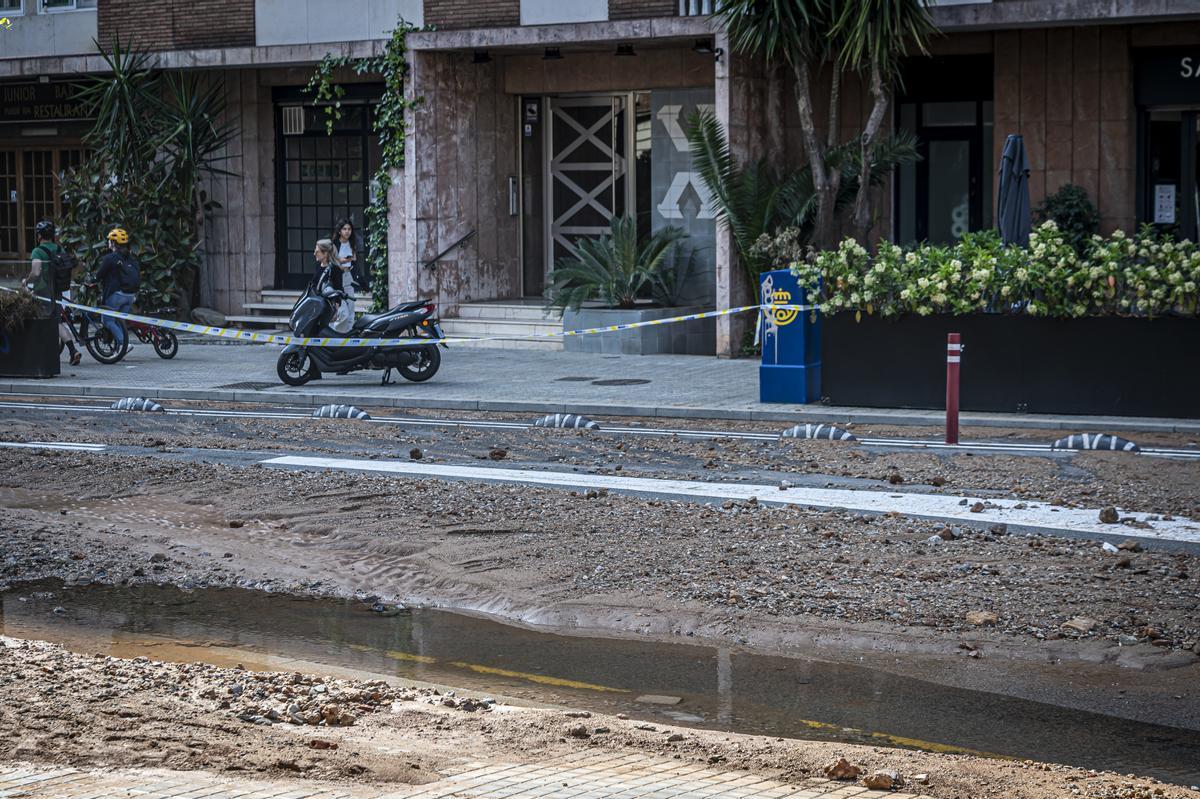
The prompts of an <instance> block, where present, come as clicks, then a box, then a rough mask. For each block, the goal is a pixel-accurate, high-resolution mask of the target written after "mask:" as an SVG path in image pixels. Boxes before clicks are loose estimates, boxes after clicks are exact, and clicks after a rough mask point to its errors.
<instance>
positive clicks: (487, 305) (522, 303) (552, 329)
mask: <svg viewBox="0 0 1200 799" xmlns="http://www.w3.org/2000/svg"><path fill="white" fill-rule="evenodd" d="M562 329H563V328H562V320H561V319H560V318H559V317H558V315H557V314H555V313H552V312H549V311H547V310H546V307H545V300H543V299H541V298H540V297H538V298H530V299H516V300H493V301H488V302H469V303H464V304H463V305H460V306H458V316H457V317H455V318H453V319H445V318H443V319H442V331H443V332H444V333H445V334H446V336H447V337H451V338H453V337H457V336H527V335H530V334H538V335H545V334H548V333H561V332H562ZM455 346H460V347H481V348H488V349H504V350H561V349H562V348H563V343H562V339H561V338H547V339H543V340H531V339H526V340H523V341H479V342H472V343H469V344H457V345H455Z"/></svg>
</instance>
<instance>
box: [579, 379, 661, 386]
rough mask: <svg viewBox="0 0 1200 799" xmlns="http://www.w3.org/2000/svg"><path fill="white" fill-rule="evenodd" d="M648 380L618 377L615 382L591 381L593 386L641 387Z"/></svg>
mask: <svg viewBox="0 0 1200 799" xmlns="http://www.w3.org/2000/svg"><path fill="white" fill-rule="evenodd" d="M649 382H650V381H649V380H639V379H638V378H636V377H620V378H617V379H615V380H593V381H592V385H593V386H641V385H645V384H646V383H649Z"/></svg>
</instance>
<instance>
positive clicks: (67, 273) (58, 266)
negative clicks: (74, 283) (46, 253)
mask: <svg viewBox="0 0 1200 799" xmlns="http://www.w3.org/2000/svg"><path fill="white" fill-rule="evenodd" d="M78 265H79V262H78V261H77V260H76V259H75V256H74V255H71V254H70V253H69V252H67V251H66V250H64V249H63V248H62V247H59V248H58V249H57V250H55V251H54V252H52V253H51V254H50V287H51V290H52V291H53V292H54V294H55V295H58V294H62V293H63V292H64V291H67V290H68V289H70V288H71V273H72V272H74V271H75V267H76V266H78Z"/></svg>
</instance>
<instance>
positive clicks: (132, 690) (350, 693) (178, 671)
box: [0, 638, 1200, 799]
mask: <svg viewBox="0 0 1200 799" xmlns="http://www.w3.org/2000/svg"><path fill="white" fill-rule="evenodd" d="M272 718H274V719H277V720H276V721H274V722H272V721H270V719H272ZM318 718H319V719H322V720H321V721H319V722H318V723H317V724H313V723H312V722H314V721H316V720H317V719H318ZM582 748H586V749H589V750H593V751H596V750H600V751H611V752H651V753H656V754H666V755H668V756H670V755H674V756H675V757H678V758H679V759H680V760H684V761H695V762H700V763H704V764H706V765H708V766H709V767H710V768H716V769H720V770H726V769H728V770H748V771H752V772H753V773H756V774H760V775H763V776H766V777H772V778H776V779H780V780H783V781H785V782H798V781H801V780H803V779H804V778H806V777H809V776H814V775H819V774H820V773H821V771H822V769H823V767H824V766H826V765H827V764H829V763H830V762H832V761H834V760H836V759H837V758H839V757H845V758H847V759H848V760H849V761H850V762H851V763H853V764H855V765H858V766H860V767H863V768H866V769H877V768H889V769H895V770H897V771H899V772H900V774H901V775H904V776H906V777H907V778H908V779H909V781H910V786H911V787H910V790H916V791H917V792H919V793H921V794H923V795H928V796H933V797H939V798H942V799H966V798H967V797H972V798H973V799H978V798H979V797H1011V799H1042V798H1044V797H1094V798H1095V799H1117V798H1118V797H1120V798H1122V799H1152V797H1163V799H1184V797H1197V796H1200V792H1196V791H1189V790H1187V789H1184V788H1180V787H1176V786H1171V785H1163V784H1160V783H1156V782H1154V781H1152V780H1145V779H1137V778H1131V777H1125V776H1121V775H1117V774H1111V773H1104V772H1101V773H1097V772H1089V771H1084V770H1081V769H1073V768H1067V767H1063V766H1053V765H1045V764H1037V763H1033V762H1031V761H1026V762H1014V761H1002V760H992V759H982V758H975V757H969V756H951V755H940V754H931V753H924V752H914V751H904V750H893V749H883V748H878V747H865V746H852V745H834V744H828V743H815V742H805V741H795V740H786V741H785V740H782V739H770V738H763V737H756V736H744V735H733V734H728V733H714V732H705V731H697V730H691V729H683V728H673V727H668V726H664V725H661V724H659V725H645V724H640V723H637V722H633V721H628V720H624V719H621V718H616V717H608V716H592V715H585V716H584V717H580V716H578V715H567V713H565V712H563V711H558V710H546V709H529V708H517V707H512V706H507V705H505V704H503V703H500V704H496V705H493V704H491V703H489V702H486V701H482V700H480V698H478V697H475V698H471V697H468V696H465V695H463V694H461V693H459V694H457V695H456V696H448V695H446V694H444V693H439V692H437V691H436V690H431V689H414V688H411V687H402V686H397V685H395V684H388V683H384V682H379V681H376V682H359V681H354V680H345V679H331V678H328V677H320V676H315V675H311V674H300V673H295V674H270V673H261V672H258V673H256V672H248V671H245V670H242V669H227V668H217V667H215V666H207V665H177V664H163V663H154V662H151V661H147V660H146V659H144V658H141V659H136V660H121V659H116V658H109V657H101V656H89V655H80V654H72V653H70V652H67V651H65V650H63V649H62V648H60V647H57V646H54V645H50V644H45V643H40V642H24V641H18V640H15V639H11V638H0V760H3V761H6V762H11V761H26V762H28V761H32V762H36V763H52V764H66V765H72V766H93V765H106V766H141V767H162V768H169V769H177V770H195V769H204V770H208V771H215V772H222V771H224V772H231V773H245V774H250V775H263V776H287V777H291V778H294V777H297V776H300V777H303V778H306V779H310V780H313V781H314V782H318V781H319V782H321V783H326V784H348V783H364V782H368V783H374V784H383V785H388V784H423V783H428V782H432V781H435V780H436V779H438V778H439V775H440V774H442V773H443V772H444V771H445V770H447V769H448V768H452V767H453V766H454V765H455V764H458V763H461V762H462V757H463V756H464V755H463V753H469V754H470V757H471V758H472V759H473V760H480V759H503V760H505V761H506V762H513V761H516V762H537V761H539V760H544V759H546V758H548V757H553V756H556V755H563V754H568V753H570V752H572V751H578V750H579V749H582ZM917 775H926V777H925V779H924V781H923V783H917V782H916V780H915V778H916V777H917Z"/></svg>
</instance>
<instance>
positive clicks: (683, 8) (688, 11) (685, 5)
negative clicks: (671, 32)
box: [679, 0, 713, 17]
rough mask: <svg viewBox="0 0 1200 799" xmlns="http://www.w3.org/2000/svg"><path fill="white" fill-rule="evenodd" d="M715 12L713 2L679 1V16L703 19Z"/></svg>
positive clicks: (704, 0) (697, 0) (706, 0)
mask: <svg viewBox="0 0 1200 799" xmlns="http://www.w3.org/2000/svg"><path fill="white" fill-rule="evenodd" d="M712 12H713V0H679V16H681V17H702V16H708V15H709V14H711V13H712Z"/></svg>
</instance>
